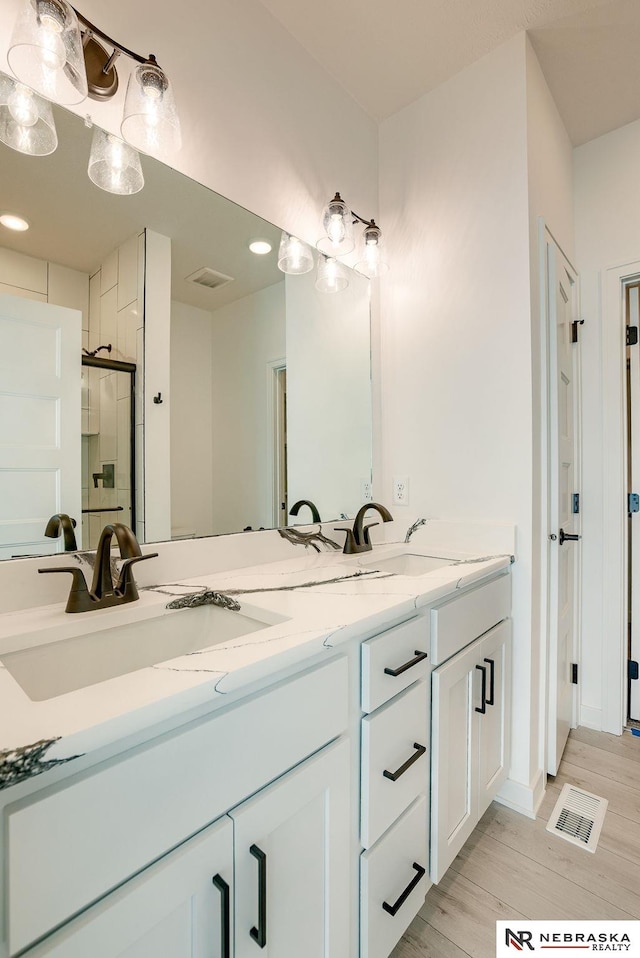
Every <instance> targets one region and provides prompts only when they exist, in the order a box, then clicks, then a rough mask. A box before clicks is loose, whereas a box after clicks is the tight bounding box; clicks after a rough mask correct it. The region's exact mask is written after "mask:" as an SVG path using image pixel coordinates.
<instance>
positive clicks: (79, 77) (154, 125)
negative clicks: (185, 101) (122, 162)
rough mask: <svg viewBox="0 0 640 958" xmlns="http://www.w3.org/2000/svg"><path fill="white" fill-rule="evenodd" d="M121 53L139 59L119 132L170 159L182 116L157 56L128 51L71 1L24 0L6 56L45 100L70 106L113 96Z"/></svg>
mask: <svg viewBox="0 0 640 958" xmlns="http://www.w3.org/2000/svg"><path fill="white" fill-rule="evenodd" d="M105 45H106V46H105ZM110 51H111V52H110ZM120 55H124V56H126V57H128V58H129V59H130V60H133V61H134V63H136V64H137V65H136V67H135V69H134V70H133V71H132V73H131V74H130V76H129V82H128V86H127V93H126V97H125V104H124V114H123V118H122V124H121V127H120V132H121V134H122V136H123V138H124V139H125V140H126V141H127V142H128V143H130V144H131V145H132V146H133V147H135V148H136V149H138V150H143V151H144V152H146V153H150V154H151V155H153V156H157V157H160V158H161V159H162V158H166V157H167V156H170V155H171V154H172V153H174V152H175V151H177V150H179V149H180V146H181V132H180V120H179V118H178V115H177V112H176V105H175V100H174V96H173V88H172V86H171V84H170V82H169V79H168V77H167V75H166V74H165V72H164V71H163V70H162V68H161V67H160V66H159V65H158V63H157V61H156V58H155V57H154V55H153V54H150V55H149V56H148V57H144V56H141V55H140V54H138V53H134V51H133V50H128V49H127V48H126V47H124V46H123V45H122V44H121V43H118V41H117V40H114V39H112V38H111V37H110V36H108V35H107V34H106V33H104V31H102V30H101V29H100V28H99V27H96V26H95V25H94V24H93V23H91V22H90V21H89V20H87V18H86V17H85V16H83V14H82V13H80V11H79V10H76V9H75V8H74V7H72V6H71V5H70V4H69V3H68V2H67V0H20V12H19V14H18V18H17V20H16V23H15V25H14V28H13V33H12V36H11V42H10V45H9V51H8V53H7V60H8V62H9V66H10V67H11V69H12V71H13V73H14V74H15V76H16V77H17V78H18V80H19V81H20V82H21V83H22V84H24V85H25V86H26V87H30V88H31V89H32V90H34V91H35V92H36V93H39V94H41V95H42V96H43V97H45V98H46V99H47V100H52V101H54V102H56V103H60V104H63V105H72V104H77V103H81V102H82V101H83V100H84V99H85V98H86V97H87V96H88V97H90V98H91V99H93V100H98V101H100V100H109V99H111V98H112V97H113V96H114V95H115V93H116V91H117V89H118V75H117V73H116V69H115V62H116V60H117V58H118V57H119V56H120Z"/></svg>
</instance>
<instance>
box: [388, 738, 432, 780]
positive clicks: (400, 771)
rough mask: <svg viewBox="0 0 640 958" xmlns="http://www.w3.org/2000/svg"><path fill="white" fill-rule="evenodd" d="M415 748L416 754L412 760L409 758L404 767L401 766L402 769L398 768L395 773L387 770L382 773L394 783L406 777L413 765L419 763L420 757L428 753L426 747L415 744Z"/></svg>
mask: <svg viewBox="0 0 640 958" xmlns="http://www.w3.org/2000/svg"><path fill="white" fill-rule="evenodd" d="M413 747H414V748H415V752H414V753H413V755H412V756H411V758H408V759H407V761H406V762H405V763H404V765H401V766H400V768H397V769H396V770H395V772H390V771H389V770H388V769H387V768H385V770H384V772H383V773H382V774H383V775H384V777H385V778H390V779H391V781H392V782H397V781H398V779H399V778H400V776H401V775H404V773H405V772H406V771H407V769H408V768H411V766H412V765H413V763H414V762H417V761H418V759H419V758H420V756H421V755H424V753H425V752H426V751H427V748H426V746H425V745H419V744H418V743H417V742H414V743H413Z"/></svg>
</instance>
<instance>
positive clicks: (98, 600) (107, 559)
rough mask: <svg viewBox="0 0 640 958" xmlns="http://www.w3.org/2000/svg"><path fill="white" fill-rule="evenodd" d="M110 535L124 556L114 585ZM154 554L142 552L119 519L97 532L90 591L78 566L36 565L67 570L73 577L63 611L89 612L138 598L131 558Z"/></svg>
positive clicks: (62, 570)
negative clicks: (98, 536) (98, 533)
mask: <svg viewBox="0 0 640 958" xmlns="http://www.w3.org/2000/svg"><path fill="white" fill-rule="evenodd" d="M114 536H115V537H116V540H117V542H118V546H119V548H120V556H121V558H122V559H123V560H124V561H123V563H122V566H121V567H120V576H119V578H118V582H117V585H115V586H114V584H113V576H112V573H111V540H112V539H113V537H114ZM157 555H158V553H157V552H151V553H148V554H147V555H144V556H143V555H142V552H141V551H140V546H139V544H138V540H137V539H136V537H135V535H134V534H133V532H132V531H131V529H129V527H128V526H125V525H124V524H123V523H122V522H114V523H112V524H109V525H106V526H105V527H104V529H103V530H102V533H101V535H100V541H99V543H98V548H97V550H96V564H95V568H94V570H93V582H92V584H91V591H89V589H88V588H87V581H86V579H85V577H84V574H83V572H82V570H81V569H76V568H71V567H70V566H65V567H64V568H60V569H55V568H54V569H38V572H43V573H47V572H70V573H71V575H72V576H73V581H72V583H71V591H70V592H69V598H68V599H67V606H66V609H65V612H92V611H93V610H95V609H108V608H109V607H110V606H113V605H125V604H126V603H127V602H135V600H136V599H137V598H138V588H137V586H136V583H135V580H134V578H133V573H132V572H131V566H132V565H133V564H134V563H135V562H142V561H143V560H144V559H153V558H155V556H157Z"/></svg>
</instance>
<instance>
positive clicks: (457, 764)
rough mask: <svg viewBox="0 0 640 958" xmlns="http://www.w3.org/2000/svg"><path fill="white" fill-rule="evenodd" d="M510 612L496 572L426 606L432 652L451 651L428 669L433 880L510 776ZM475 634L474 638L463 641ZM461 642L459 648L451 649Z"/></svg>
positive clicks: (505, 581)
mask: <svg viewBox="0 0 640 958" xmlns="http://www.w3.org/2000/svg"><path fill="white" fill-rule="evenodd" d="M509 610H510V583H509V576H502V577H501V578H498V579H495V580H493V581H492V582H490V583H488V584H487V585H484V586H481V587H480V588H478V589H476V590H474V591H471V592H469V593H467V594H466V595H464V596H461V597H460V598H458V599H456V600H455V601H454V602H452V603H450V604H448V605H445V606H442V607H441V608H439V609H434V610H432V612H431V617H432V634H434V633H435V642H434V647H435V648H436V649H438V648H439V650H440V651H439V653H438V652H436V654H439V655H440V656H443V655H444V656H446V655H447V653H451V652H455V654H451V655H450V657H448V658H447V659H446V661H444V663H443V664H442V665H439V667H438V668H436V669H435V670H434V672H433V674H432V702H431V705H432V713H431V715H432V723H431V856H430V857H431V878H432V880H433V881H434V882H439V881H440V879H441V878H442V877H443V875H444V874H445V872H446V870H447V868H448V867H449V865H450V864H451V862H452V861H453V859H454V858H455V856H456V855H457V854H458V852H459V851H460V849H461V848H462V846H463V845H464V843H465V842H466V840H467V839H468V838H469V836H470V835H471V833H472V831H473V829H474V828H475V826H476V825H477V823H478V821H479V820H480V818H481V817H482V815H483V814H484V812H485V811H486V809H487V807H488V806H489V804H490V802H491V801H492V799H493V798H494V797H495V795H496V794H497V792H498V790H499V788H500V786H501V785H502V784H503V782H504V781H505V780H506V778H507V775H508V770H509V769H508V765H509V738H510V736H509V732H510V687H511V675H510V660H511V621H510V619H508V618H507V616H508V615H509ZM495 623H498V624H497V625H496V624H495ZM487 626H493V627H489V628H488V630H486V629H485V627H487ZM474 633H475V635H478V633H480V637H479V638H476V639H475V641H471V642H469V636H470V635H471V636H473V634H474ZM460 642H462V643H463V645H464V647H463V648H462V649H461V650H460V651H455V650H456V646H458V648H459V643H460ZM467 643H469V644H467Z"/></svg>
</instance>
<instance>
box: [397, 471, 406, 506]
mask: <svg viewBox="0 0 640 958" xmlns="http://www.w3.org/2000/svg"><path fill="white" fill-rule="evenodd" d="M393 504H394V506H408V505H409V478H408V477H407V476H394V477H393Z"/></svg>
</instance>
